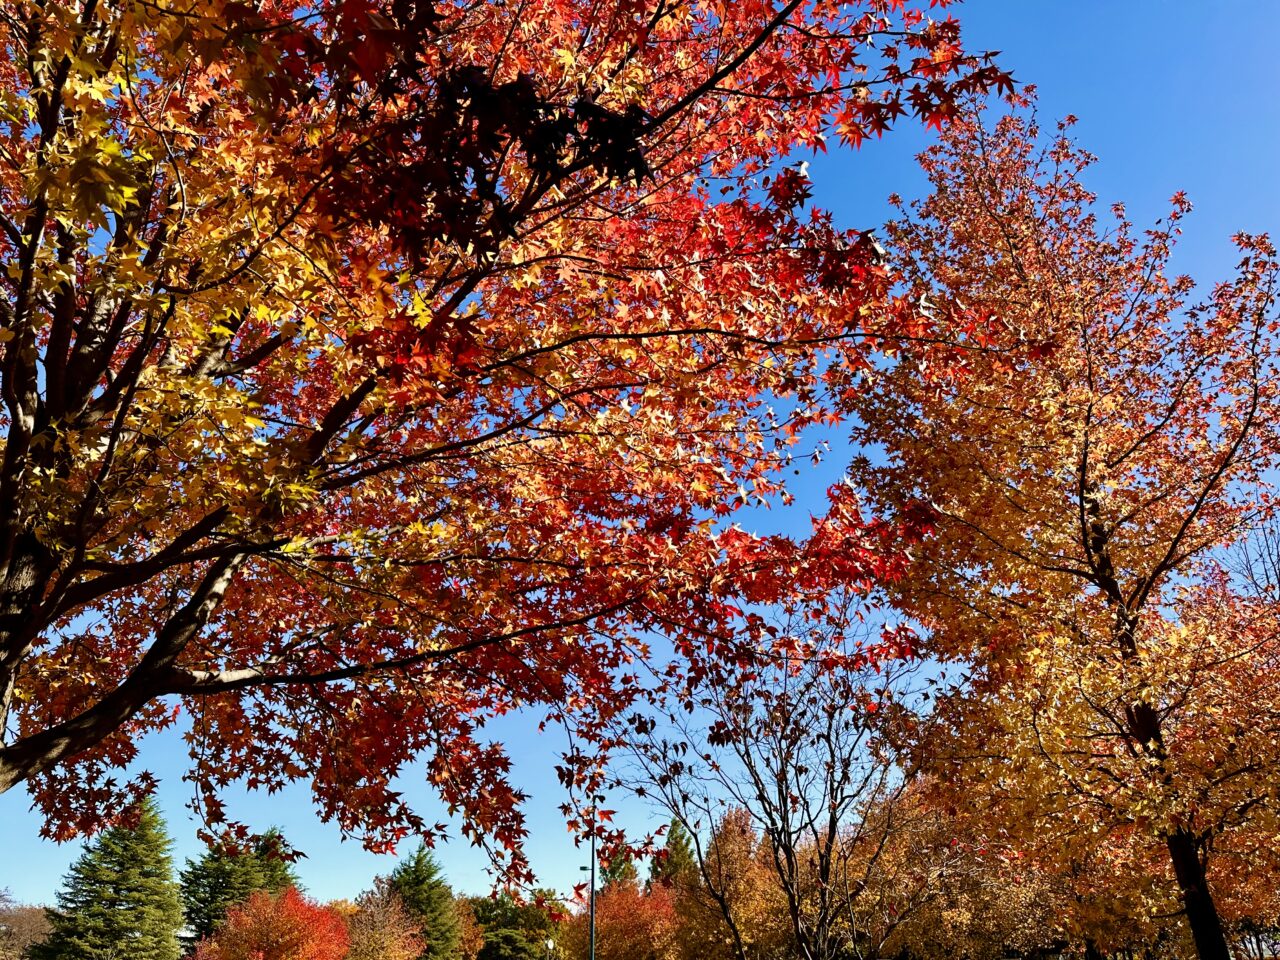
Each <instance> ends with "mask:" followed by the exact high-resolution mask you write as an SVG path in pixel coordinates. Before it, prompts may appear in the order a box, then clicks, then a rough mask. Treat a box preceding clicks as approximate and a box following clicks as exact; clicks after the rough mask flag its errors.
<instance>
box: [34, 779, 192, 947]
mask: <svg viewBox="0 0 1280 960" xmlns="http://www.w3.org/2000/svg"><path fill="white" fill-rule="evenodd" d="M170 845H171V844H170V840H169V837H168V835H167V833H166V832H165V827H164V821H163V820H162V819H161V817H160V814H159V812H158V811H157V809H156V807H155V804H154V803H153V802H151V801H146V802H144V803H142V804H141V806H140V807H138V808H135V809H134V810H132V811H130V813H129V815H128V816H126V817H125V818H124V819H123V820H122V821H121V822H119V823H117V824H115V825H113V826H111V827H109V828H108V829H106V830H104V831H103V832H102V833H100V834H99V835H98V836H97V837H96V838H95V839H94V840H92V841H91V842H90V843H89V845H88V846H87V847H86V848H85V850H84V853H82V854H81V855H80V858H79V859H78V860H77V861H76V862H75V863H74V864H72V866H71V870H70V872H69V874H68V875H67V878H66V881H65V883H64V885H63V888H62V889H61V890H60V891H59V892H58V901H57V902H58V906H57V909H53V910H49V911H48V919H49V926H50V932H49V935H48V937H47V938H46V939H45V940H43V941H42V942H41V943H39V944H37V945H35V946H33V947H31V948H30V954H31V956H32V957H34V958H35V960H80V958H83V960H94V958H97V957H110V956H119V955H120V954H121V953H122V952H123V953H125V954H127V955H128V956H129V957H131V958H133V957H136V958H137V960H177V958H178V956H179V954H180V953H181V951H180V949H179V946H178V928H179V927H181V926H182V907H181V905H180V903H179V901H178V885H177V883H176V882H174V879H173V862H172V859H171V858H170V855H169V848H170Z"/></svg>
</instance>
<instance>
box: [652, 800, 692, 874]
mask: <svg viewBox="0 0 1280 960" xmlns="http://www.w3.org/2000/svg"><path fill="white" fill-rule="evenodd" d="M697 874H698V864H697V860H696V859H695V857H694V852H693V842H692V841H691V840H690V838H689V831H688V830H686V829H685V828H684V825H683V824H681V823H680V821H679V820H677V819H675V818H674V817H673V818H672V819H671V822H670V823H668V824H667V833H666V839H665V840H664V842H663V845H662V852H661V854H660V855H658V856H655V857H654V858H653V860H652V861H650V863H649V884H650V886H652V885H654V884H663V885H664V886H668V887H679V886H684V885H687V884H688V883H691V882H694V881H696V879H697Z"/></svg>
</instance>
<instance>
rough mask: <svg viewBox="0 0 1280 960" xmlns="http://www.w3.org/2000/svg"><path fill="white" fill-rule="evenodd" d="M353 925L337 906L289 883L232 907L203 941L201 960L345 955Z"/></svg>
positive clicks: (318, 959)
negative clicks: (324, 903) (279, 890)
mask: <svg viewBox="0 0 1280 960" xmlns="http://www.w3.org/2000/svg"><path fill="white" fill-rule="evenodd" d="M347 946H348V936H347V924H346V921H345V920H344V919H343V917H342V915H341V914H339V913H338V912H337V911H336V910H332V909H330V908H329V907H325V906H322V905H320V904H318V903H316V902H315V901H314V900H311V899H308V898H307V897H304V896H303V895H302V894H300V893H299V892H298V890H297V888H296V887H287V888H285V890H284V891H283V892H282V893H279V894H275V895H272V894H270V893H267V892H266V891H265V890H259V891H258V892H257V893H255V894H253V896H251V897H250V898H249V899H248V900H247V901H246V902H245V903H244V904H243V905H241V906H239V907H232V908H231V909H230V910H228V911H227V919H226V921H225V922H224V923H223V924H222V926H220V927H219V928H218V932H217V933H215V934H214V935H213V936H212V937H210V938H209V939H207V940H202V941H201V942H200V945H199V946H198V947H197V948H196V953H195V956H196V960H342V958H343V957H345V956H346V955H347Z"/></svg>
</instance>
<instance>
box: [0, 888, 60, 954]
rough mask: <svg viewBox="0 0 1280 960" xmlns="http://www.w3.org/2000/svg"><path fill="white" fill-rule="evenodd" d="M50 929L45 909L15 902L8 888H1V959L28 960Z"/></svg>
mask: <svg viewBox="0 0 1280 960" xmlns="http://www.w3.org/2000/svg"><path fill="white" fill-rule="evenodd" d="M50 929H51V927H50V925H49V917H48V915H47V914H46V913H45V911H44V909H42V908H41V907H33V906H28V905H25V904H21V903H15V902H14V900H13V897H12V896H11V895H10V893H9V891H8V890H0V960H26V957H27V956H28V951H29V950H30V949H31V948H32V947H34V946H35V945H36V944H38V943H41V942H42V941H44V939H45V938H46V937H48V936H49V931H50Z"/></svg>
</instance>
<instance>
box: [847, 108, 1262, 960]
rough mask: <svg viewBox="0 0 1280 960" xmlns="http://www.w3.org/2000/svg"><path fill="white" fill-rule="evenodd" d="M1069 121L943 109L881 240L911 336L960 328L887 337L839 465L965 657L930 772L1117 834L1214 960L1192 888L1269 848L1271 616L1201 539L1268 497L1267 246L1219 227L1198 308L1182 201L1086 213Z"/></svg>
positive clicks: (941, 653)
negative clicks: (1142, 211) (857, 484)
mask: <svg viewBox="0 0 1280 960" xmlns="http://www.w3.org/2000/svg"><path fill="white" fill-rule="evenodd" d="M1066 128H1067V124H1064V125H1063V126H1062V127H1061V128H1060V129H1059V131H1058V133H1057V134H1056V135H1055V136H1053V137H1051V138H1048V140H1047V142H1044V143H1042V142H1041V141H1040V137H1039V130H1038V129H1037V127H1036V124H1035V121H1034V119H1032V118H1030V117H1029V116H1028V115H1027V114H1026V113H1025V112H1014V113H1013V114H1011V115H1009V116H1006V117H1004V118H1002V119H1000V120H999V121H998V122H997V123H996V124H995V125H994V128H993V129H987V128H985V127H984V125H983V121H982V119H981V118H966V119H964V120H963V121H962V122H958V123H956V124H954V125H952V126H951V127H950V128H948V130H947V132H946V133H945V135H944V137H943V139H942V142H941V144H940V145H939V146H937V147H936V148H934V149H932V150H930V151H929V152H928V153H927V154H926V156H925V158H924V165H925V170H926V172H927V173H928V175H929V176H930V178H931V179H932V181H933V186H934V191H933V193H932V195H931V196H929V197H928V198H927V199H925V200H924V201H922V202H921V203H919V204H918V205H915V206H914V207H912V208H911V209H910V210H908V211H906V212H905V213H904V215H903V217H902V218H901V219H900V220H899V221H898V222H896V223H895V224H894V225H893V227H892V231H891V234H892V250H891V253H890V256H891V259H892V260H893V263H894V265H895V267H896V268H897V269H899V270H900V271H901V272H902V274H903V276H904V277H905V278H907V284H906V286H905V287H904V293H903V299H904V301H905V302H910V303H911V304H913V305H914V306H915V309H916V311H917V316H918V320H919V324H920V328H921V332H922V337H923V336H925V335H927V334H932V335H936V336H938V337H941V338H943V339H948V340H951V341H952V342H953V343H954V342H956V341H959V342H960V343H961V344H962V347H961V348H960V349H957V350H948V351H941V350H939V351H934V350H931V349H928V348H924V347H922V346H914V345H913V346H905V347H904V349H903V351H902V353H901V354H900V355H899V356H898V357H897V358H896V360H895V362H894V363H892V364H891V365H888V366H887V367H886V369H885V370H884V371H883V372H882V374H881V375H880V376H879V377H878V380H877V384H876V386H875V388H874V389H873V390H868V391H863V392H861V393H858V392H856V391H855V392H851V393H850V395H849V399H850V404H851V408H853V409H856V411H857V415H858V419H859V421H860V423H861V424H862V426H860V427H859V429H858V430H857V431H855V438H856V439H857V440H858V441H860V442H862V443H865V444H868V445H877V446H878V447H879V448H880V449H882V450H883V451H884V452H885V456H884V458H883V459H882V460H880V461H878V462H876V463H872V462H871V461H870V460H869V459H864V460H862V461H861V462H859V463H858V464H857V465H856V467H855V469H854V471H853V474H854V475H855V476H857V477H858V478H860V480H861V482H862V486H863V489H864V490H865V492H866V494H867V496H868V497H869V498H870V499H871V500H872V501H873V502H874V503H875V504H876V506H877V507H878V508H879V509H880V510H881V511H882V512H883V514H884V515H885V516H886V517H888V518H890V519H892V518H893V517H901V516H904V515H908V514H909V515H913V516H923V517H925V518H927V519H926V522H928V523H930V524H932V525H933V527H934V531H935V532H934V535H933V536H932V537H930V538H928V539H927V540H926V542H925V543H924V544H923V545H921V546H920V547H918V548H917V549H915V550H914V551H913V557H912V561H911V563H910V564H909V566H908V569H907V572H906V574H905V575H904V576H903V577H902V578H901V579H900V580H899V581H898V582H897V583H896V584H894V585H892V586H891V588H890V589H891V592H892V593H893V596H894V599H895V601H896V603H897V604H898V605H899V607H900V608H901V609H902V610H903V611H904V612H905V613H907V614H908V615H909V616H910V617H911V618H913V619H914V620H915V621H916V622H918V623H919V624H921V625H922V627H923V628H924V629H925V631H926V648H927V649H928V650H929V651H930V652H932V653H933V654H934V655H936V656H938V657H940V658H944V659H957V660H960V661H963V662H965V663H966V664H967V665H968V666H967V669H966V672H965V677H964V679H963V681H961V682H958V683H957V684H956V685H955V686H954V687H953V688H952V689H951V696H949V697H947V698H944V702H943V704H942V708H941V711H940V717H941V718H942V724H941V727H940V728H937V729H935V730H934V731H932V732H931V734H930V737H929V738H928V739H929V742H928V743H925V744H924V746H925V747H926V748H928V752H929V753H932V754H933V755H934V756H935V758H936V759H939V760H941V761H942V762H943V764H944V765H943V766H942V767H941V768H940V769H941V771H942V772H941V773H940V774H939V777H938V779H939V781H940V782H950V783H953V784H957V785H958V784H964V789H965V790H967V791H969V793H970V799H969V801H968V802H975V799H974V798H983V797H985V798H989V799H990V800H991V801H992V804H991V809H992V811H993V815H994V814H995V812H996V811H1002V812H1003V813H1002V817H1003V819H1004V821H1005V822H1006V824H1007V825H1008V826H1009V827H1010V829H1017V827H1018V825H1019V824H1022V825H1024V828H1025V830H1026V831H1027V833H1026V836H1027V839H1028V840H1031V839H1034V837H1035V836H1037V835H1039V836H1052V837H1055V838H1057V837H1063V836H1070V835H1074V837H1075V839H1076V841H1077V843H1078V849H1080V850H1086V851H1087V850H1088V849H1090V848H1092V847H1094V846H1096V845H1097V843H1098V840H1099V838H1100V837H1101V838H1103V839H1106V840H1108V841H1109V842H1112V843H1114V844H1115V845H1116V848H1117V849H1118V850H1122V851H1127V852H1125V853H1124V854H1123V859H1124V861H1125V862H1129V863H1135V864H1145V870H1146V877H1147V878H1148V883H1147V884H1146V886H1147V893H1148V896H1147V898H1146V904H1145V906H1144V908H1143V909H1144V911H1146V912H1148V914H1149V915H1157V914H1160V913H1162V912H1167V911H1168V909H1169V907H1170V901H1172V908H1173V909H1175V910H1180V911H1181V912H1183V913H1184V914H1185V917H1186V921H1187V924H1188V927H1189V929H1190V932H1191V934H1192V936H1193V938H1194V941H1195V945H1196V949H1197V951H1198V953H1199V956H1200V957H1201V958H1202V960H1210V958H1212V960H1225V958H1226V957H1227V956H1228V948H1227V942H1226V937H1225V934H1224V931H1223V926H1222V923H1221V919H1220V916H1219V910H1218V908H1217V906H1216V905H1215V890H1214V888H1215V887H1217V886H1218V885H1219V883H1220V879H1219V878H1220V877H1223V876H1229V875H1243V876H1253V877H1255V878H1258V877H1262V876H1267V875H1270V870H1269V868H1267V867H1266V866H1265V864H1267V863H1268V862H1270V860H1271V856H1272V854H1271V850H1270V847H1273V846H1274V844H1266V845H1265V846H1263V845H1259V844H1258V843H1256V842H1254V841H1252V840H1251V839H1250V838H1251V837H1258V836H1265V835H1268V833H1269V831H1272V830H1273V829H1274V823H1275V820H1274V818H1275V811H1276V790H1275V784H1274V781H1273V780H1272V778H1270V777H1269V776H1267V775H1265V774H1264V773H1263V771H1266V770H1269V769H1271V768H1272V766H1273V765H1274V763H1275V761H1276V759H1277V756H1276V746H1275V745H1276V743H1277V742H1278V741H1277V733H1280V724H1278V723H1277V721H1276V718H1277V714H1276V712H1275V704H1276V703H1277V700H1276V694H1277V692H1278V688H1277V680H1278V679H1280V675H1278V674H1277V672H1276V669H1275V657H1276V654H1277V650H1278V648H1277V643H1278V642H1280V634H1277V631H1276V629H1275V627H1276V621H1275V609H1274V605H1272V604H1270V603H1267V602H1263V601H1262V600H1260V599H1259V598H1257V597H1254V596H1252V595H1250V594H1249V592H1248V591H1244V590H1242V589H1240V585H1239V584H1238V583H1237V582H1235V581H1233V579H1232V578H1231V577H1230V576H1229V575H1228V574H1227V572H1226V571H1225V569H1224V567H1223V565H1222V560H1223V550H1224V549H1225V548H1226V547H1228V546H1229V545H1230V544H1232V543H1233V542H1236V541H1238V540H1239V539H1240V538H1241V537H1242V536H1243V535H1244V534H1245V533H1246V532H1247V531H1248V530H1249V529H1250V528H1251V527H1253V526H1255V525H1256V524H1257V523H1259V522H1262V521H1264V520H1266V519H1267V518H1268V517H1270V516H1271V515H1272V514H1273V511H1274V502H1275V501H1274V497H1273V492H1272V490H1271V487H1270V480H1271V479H1272V477H1273V475H1274V474H1273V471H1274V469H1275V467H1276V466H1277V465H1278V463H1280V435H1278V433H1277V431H1278V430H1280V409H1278V408H1277V407H1278V404H1280V391H1277V386H1280V382H1278V381H1277V369H1276V347H1277V339H1276V331H1277V315H1276V309H1275V306H1276V304H1275V283H1276V278H1277V267H1276V262H1275V256H1274V251H1273V248H1272V246H1271V244H1270V243H1269V241H1268V240H1267V239H1266V238H1264V237H1254V236H1243V235H1242V236H1238V237H1236V238H1235V243H1236V246H1237V247H1238V249H1239V256H1240V263H1239V267H1238V269H1237V271H1236V272H1235V274H1234V275H1233V276H1232V277H1230V278H1229V279H1227V280H1225V281H1223V282H1221V283H1219V284H1217V285H1216V286H1215V287H1213V288H1212V290H1211V291H1210V292H1208V294H1207V297H1206V299H1204V300H1203V302H1201V303H1200V304H1199V305H1195V304H1194V303H1193V301H1192V298H1193V296H1194V295H1195V289H1194V285H1193V283H1192V281H1191V280H1190V279H1188V278H1186V277H1174V276H1171V275H1170V274H1169V272H1168V261H1169V256H1170V252H1171V249H1172V246H1173V243H1174V241H1175V239H1176V236H1177V234H1178V232H1179V230H1180V224H1181V222H1182V219H1183V217H1184V215H1185V214H1186V213H1187V211H1188V210H1189V204H1188V203H1187V201H1186V200H1185V198H1183V197H1182V196H1177V197H1175V198H1174V201H1173V209H1172V211H1171V213H1170V215H1169V216H1168V217H1167V218H1166V219H1164V220H1162V221H1160V222H1159V223H1157V224H1156V225H1155V226H1153V227H1151V228H1149V229H1147V230H1146V231H1144V232H1141V233H1139V232H1136V231H1135V230H1134V228H1133V227H1132V226H1131V225H1130V223H1129V222H1128V221H1127V220H1126V219H1125V215H1124V210H1123V207H1120V206H1116V207H1114V208H1113V209H1112V213H1111V217H1110V218H1107V217H1106V216H1105V215H1103V214H1100V213H1099V212H1098V211H1097V210H1096V205H1095V197H1094V196H1093V195H1092V194H1091V193H1090V192H1089V191H1088V190H1087V189H1086V188H1085V187H1084V186H1083V185H1082V183H1081V180H1080V178H1081V175H1082V172H1083V170H1084V168H1085V167H1086V166H1087V165H1088V163H1089V162H1090V160H1091V158H1090V157H1089V155H1088V154H1086V153H1084V152H1083V151H1081V150H1080V149H1079V148H1077V147H1076V146H1075V145H1074V144H1072V143H1071V142H1070V140H1069V139H1068V136H1067V129H1066ZM921 342H922V341H921ZM939 730H942V731H949V735H948V733H946V732H939ZM1271 835H1272V836H1274V834H1271ZM1135 845H1136V846H1135ZM1233 848H1235V849H1236V850H1238V851H1240V852H1239V853H1238V854H1227V853H1226V851H1228V850H1231V849H1233ZM1246 850H1248V851H1250V852H1249V853H1245V852H1244V851H1246ZM1068 859H1072V858H1068ZM1219 868H1220V869H1221V870H1222V873H1221V874H1219V873H1218V872H1217V871H1218V869H1219ZM1098 869H1099V870H1102V871H1108V867H1107V865H1106V864H1105V862H1102V863H1099V864H1098ZM1108 872H1109V871H1108ZM1104 875H1105V874H1104Z"/></svg>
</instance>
